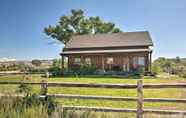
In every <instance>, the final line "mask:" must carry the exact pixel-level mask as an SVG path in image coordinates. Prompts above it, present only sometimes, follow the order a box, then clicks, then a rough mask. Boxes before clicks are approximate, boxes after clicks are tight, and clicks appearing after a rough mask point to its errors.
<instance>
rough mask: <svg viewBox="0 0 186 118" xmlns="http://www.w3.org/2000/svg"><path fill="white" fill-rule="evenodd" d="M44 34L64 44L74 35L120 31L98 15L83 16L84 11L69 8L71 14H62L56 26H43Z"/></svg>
mask: <svg viewBox="0 0 186 118" xmlns="http://www.w3.org/2000/svg"><path fill="white" fill-rule="evenodd" d="M44 32H45V33H46V35H48V36H50V37H51V38H54V39H57V40H58V41H60V42H62V43H63V44H66V43H67V42H68V41H69V40H70V38H71V37H72V36H74V35H82V34H97V33H117V32H121V30H120V29H119V28H117V27H116V26H115V24H113V23H111V22H104V21H102V20H101V19H100V17H98V16H96V17H85V16H84V12H83V11H82V10H81V9H79V10H75V9H72V10H71V15H69V16H66V15H64V16H62V17H61V18H60V20H59V23H58V24H57V25H56V26H51V25H49V26H48V27H45V28H44Z"/></svg>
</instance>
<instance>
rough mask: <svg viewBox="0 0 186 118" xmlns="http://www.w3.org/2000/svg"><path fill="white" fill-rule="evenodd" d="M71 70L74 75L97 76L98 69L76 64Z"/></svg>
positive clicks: (93, 66) (92, 66)
mask: <svg viewBox="0 0 186 118" xmlns="http://www.w3.org/2000/svg"><path fill="white" fill-rule="evenodd" d="M71 70H72V72H73V74H75V75H92V74H95V72H96V70H97V68H96V66H95V65H88V64H81V65H77V64H74V65H73V66H72V68H71Z"/></svg>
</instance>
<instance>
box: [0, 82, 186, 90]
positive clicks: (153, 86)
mask: <svg viewBox="0 0 186 118" xmlns="http://www.w3.org/2000/svg"><path fill="white" fill-rule="evenodd" d="M0 84H31V85H39V84H41V83H39V82H38V83H37V82H0ZM48 86H51V87H88V88H118V89H135V88H137V85H135V84H92V83H71V82H62V83H48ZM143 88H145V89H161V88H186V84H185V83H183V84H182V83H175V84H164V83H162V84H144V85H143Z"/></svg>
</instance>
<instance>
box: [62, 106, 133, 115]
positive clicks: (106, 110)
mask: <svg viewBox="0 0 186 118" xmlns="http://www.w3.org/2000/svg"><path fill="white" fill-rule="evenodd" d="M62 108H63V109H64V110H85V111H97V112H129V113H135V112H136V110H135V109H122V108H109V107H87V106H62Z"/></svg>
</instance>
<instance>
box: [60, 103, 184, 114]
mask: <svg viewBox="0 0 186 118" xmlns="http://www.w3.org/2000/svg"><path fill="white" fill-rule="evenodd" d="M62 108H63V109H64V110H80V111H97V112H128V113H136V111H137V110H136V109H123V108H110V107H87V106H65V105H63V106H62ZM143 113H144V114H146V113H153V114H181V115H186V111H180V110H157V109H144V110H143Z"/></svg>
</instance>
